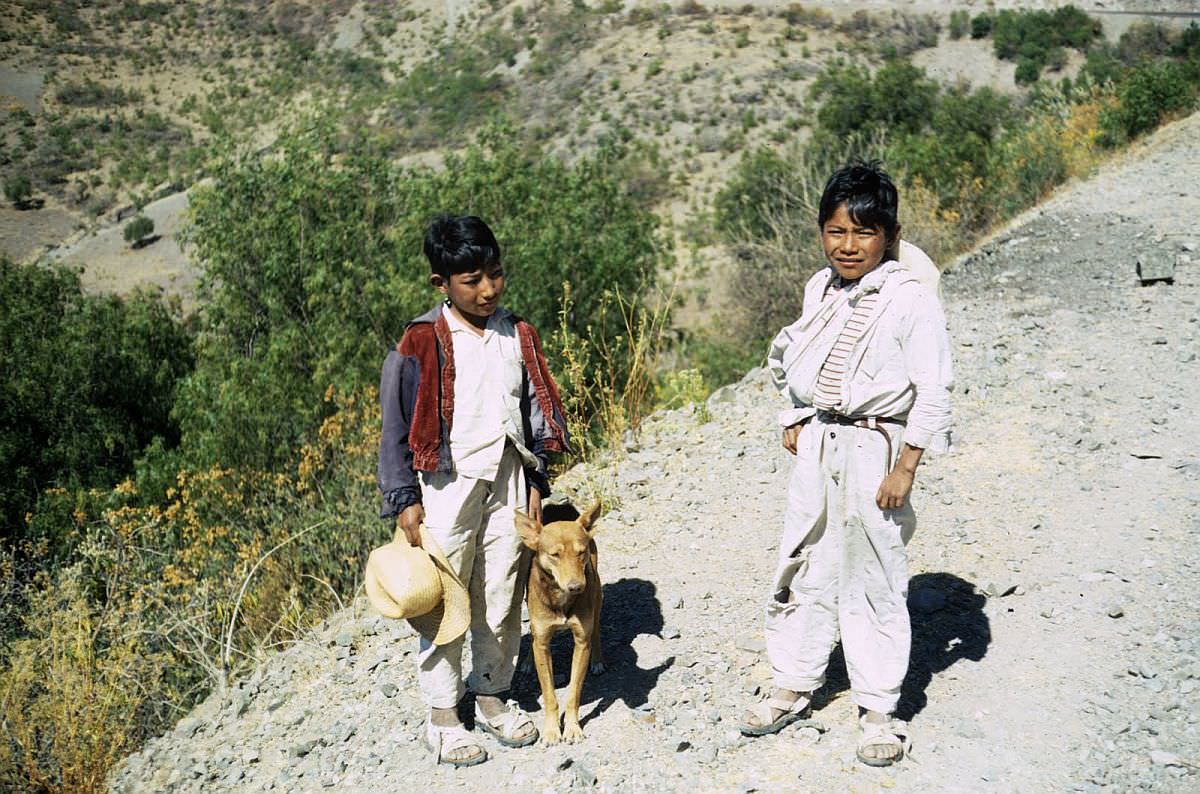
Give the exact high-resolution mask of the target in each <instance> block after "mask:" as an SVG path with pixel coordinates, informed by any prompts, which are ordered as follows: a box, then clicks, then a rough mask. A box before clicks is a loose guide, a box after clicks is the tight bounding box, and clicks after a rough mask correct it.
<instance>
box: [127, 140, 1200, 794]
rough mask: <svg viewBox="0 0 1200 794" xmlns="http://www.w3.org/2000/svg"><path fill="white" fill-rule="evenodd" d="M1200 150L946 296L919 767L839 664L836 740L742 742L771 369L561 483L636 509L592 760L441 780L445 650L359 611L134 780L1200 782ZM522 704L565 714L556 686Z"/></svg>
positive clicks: (1057, 213)
mask: <svg viewBox="0 0 1200 794" xmlns="http://www.w3.org/2000/svg"><path fill="white" fill-rule="evenodd" d="M1196 140H1200V116H1195V117H1192V118H1190V119H1186V120H1184V121H1182V122H1179V123H1177V124H1175V125H1172V126H1171V127H1169V128H1166V129H1164V130H1162V131H1160V133H1159V134H1158V135H1156V136H1155V138H1154V139H1152V141H1151V142H1149V143H1148V144H1147V145H1145V146H1143V147H1140V148H1139V149H1138V150H1137V151H1135V152H1133V153H1131V154H1130V156H1128V157H1127V158H1125V159H1124V160H1123V161H1122V162H1119V163H1114V164H1112V165H1111V166H1109V167H1107V168H1106V169H1104V171H1103V172H1102V173H1100V174H1099V175H1097V176H1096V177H1095V178H1093V179H1091V180H1089V181H1087V182H1085V183H1081V184H1078V185H1074V186H1071V187H1069V188H1067V189H1065V190H1063V191H1062V192H1061V193H1060V194H1059V195H1057V196H1055V197H1054V198H1053V199H1052V200H1050V201H1049V202H1047V203H1045V204H1044V205H1043V206H1042V207H1041V208H1040V209H1039V210H1036V211H1033V212H1031V213H1028V214H1027V215H1025V216H1024V217H1022V218H1020V219H1018V221H1017V222H1016V223H1014V224H1013V225H1012V226H1010V227H1009V228H1008V229H1007V230H1006V231H1005V232H1003V233H1002V234H1000V235H999V236H997V237H996V238H994V239H992V240H991V241H989V242H988V243H987V244H986V245H984V246H982V247H981V248H980V249H979V250H977V251H976V252H974V253H973V254H971V255H970V256H969V257H967V258H965V259H964V260H963V261H961V262H959V263H956V266H955V267H954V268H953V269H952V270H951V271H950V272H948V273H947V275H946V277H945V280H944V289H945V300H946V308H947V315H948V318H949V321H950V325H951V333H952V338H953V341H954V345H955V350H956V363H957V371H958V379H957V389H956V393H955V410H956V418H957V449H956V451H955V452H953V453H951V454H949V455H945V456H939V457H934V458H931V459H929V460H928V461H927V462H926V463H923V464H922V468H921V470H920V472H919V473H918V477H917V489H916V492H915V495H914V501H915V505H916V508H917V512H918V516H919V525H918V530H917V535H916V537H915V539H914V541H913V543H912V545H911V547H910V549H911V561H910V567H911V572H912V581H911V585H910V611H911V613H912V616H913V625H914V648H913V663H912V665H911V670H910V673H909V676H908V678H907V680H906V682H905V687H904V695H903V700H902V703H901V712H902V716H904V717H906V718H908V719H910V720H911V723H912V728H913V731H914V735H915V746H914V748H913V753H912V755H911V757H910V758H909V759H908V760H906V761H905V762H904V763H902V764H901V765H899V766H897V767H893V768H888V769H882V770H879V769H869V768H867V767H865V766H863V765H861V764H859V763H857V762H856V761H855V760H854V743H855V736H856V732H855V729H854V728H855V721H854V708H853V705H852V703H851V702H850V699H849V693H848V683H847V680H846V676H845V672H844V668H843V666H842V663H841V661H840V658H838V657H836V656H835V660H834V663H833V667H832V669H831V675H830V681H829V683H828V684H827V685H826V687H825V689H824V690H822V691H821V692H820V693H819V695H818V699H817V706H818V707H817V709H816V710H815V712H814V714H813V718H812V720H811V721H809V722H806V723H800V724H798V725H795V726H792V727H790V728H788V729H787V730H785V731H784V732H782V733H781V734H780V735H778V736H773V737H767V738H763V739H757V740H747V739H743V738H742V737H741V736H740V735H738V733H737V731H736V730H735V729H734V727H733V722H732V721H733V720H734V719H735V718H736V717H737V715H738V712H739V710H740V708H741V707H742V706H743V705H745V704H746V703H748V702H750V700H751V699H752V698H753V695H754V692H755V690H756V688H758V687H760V686H765V685H766V684H767V683H768V681H769V668H768V666H767V664H766V661H765V659H764V656H763V639H762V612H763V601H764V598H765V596H766V587H767V580H768V577H769V576H770V572H771V570H772V566H773V561H774V555H775V553H776V550H775V544H776V542H777V540H778V536H779V532H780V527H781V520H782V509H783V501H784V499H783V495H784V489H785V484H786V480H787V476H788V467H789V456H788V455H787V453H785V452H784V451H783V450H782V449H781V447H780V445H779V438H778V430H777V429H776V428H775V427H773V425H772V417H773V413H774V411H775V409H776V408H777V407H778V399H779V398H778V396H777V395H776V394H775V393H774V392H773V391H772V390H771V389H770V387H769V385H768V384H767V382H766V379H765V377H764V373H763V372H762V371H755V372H751V373H750V374H748V375H747V377H746V378H745V379H744V380H743V381H742V382H741V383H740V384H736V385H734V386H732V387H727V388H725V389H722V390H720V391H718V392H717V393H716V394H714V395H713V397H712V398H711V399H710V401H709V409H710V411H711V414H712V417H713V418H712V419H711V421H701V418H702V417H701V416H699V414H698V412H697V411H695V410H694V409H693V410H687V411H673V412H667V413H663V414H659V415H657V416H655V417H654V418H653V419H652V420H651V421H650V422H649V424H648V425H647V427H646V429H645V432H644V434H643V436H642V438H641V439H640V440H639V442H638V443H636V444H630V445H629V448H628V449H627V450H624V451H622V453H621V455H620V456H619V457H617V458H614V459H610V460H606V461H598V462H596V463H594V464H592V465H591V466H588V467H580V468H576V469H574V470H572V471H571V472H569V473H568V474H567V475H565V476H564V477H563V478H562V479H561V481H560V484H559V488H560V491H561V492H563V493H567V494H574V495H575V496H576V498H577V499H580V500H581V499H583V498H585V497H584V495H583V492H584V491H586V490H588V489H591V488H597V487H599V488H600V489H601V490H604V491H606V492H609V493H613V494H615V495H616V497H617V498H618V499H619V503H618V504H617V506H616V508H615V509H614V510H612V511H611V512H609V513H608V514H607V515H606V516H605V517H604V518H603V519H602V520H601V522H600V534H599V536H598V541H599V543H600V549H601V558H600V567H601V571H600V573H601V577H602V578H603V580H604V581H605V583H606V584H605V612H604V616H603V631H604V647H605V653H606V656H607V657H608V661H609V663H610V669H609V671H608V672H607V673H606V674H604V675H602V676H597V677H591V678H589V679H588V682H587V685H586V687H585V691H584V694H585V704H586V706H585V709H584V712H585V714H586V715H587V716H586V719H585V723H584V731H585V734H586V735H585V739H584V741H583V742H582V743H580V744H577V745H571V746H557V747H546V746H543V745H535V746H534V747H532V748H527V749H523V750H505V749H502V748H500V747H499V746H498V745H497V744H496V743H495V742H494V741H491V740H490V739H488V740H487V742H486V743H487V746H488V748H489V751H490V752H491V753H492V758H491V760H490V761H489V762H488V763H486V764H484V765H481V766H479V767H474V768H471V769H467V770H460V771H454V770H450V769H447V768H444V767H439V768H435V767H434V766H433V765H432V763H431V761H430V758H429V757H428V754H427V753H426V752H425V751H424V750H423V749H422V748H421V746H420V745H419V744H418V743H417V742H416V740H415V736H416V735H417V732H418V729H419V727H420V725H421V721H422V719H423V716H424V714H423V710H422V708H421V706H420V704H419V701H418V698H417V696H416V691H415V686H414V681H413V661H412V653H413V649H414V645H415V641H414V640H413V639H412V637H411V634H410V631H409V630H408V628H407V626H406V625H405V624H403V623H399V624H398V623H394V622H390V621H385V620H383V619H382V618H379V617H376V616H373V615H371V614H370V613H369V612H367V611H366V608H365V606H364V605H363V604H362V602H361V601H360V602H359V604H358V605H357V606H356V607H355V609H352V610H347V611H346V612H344V613H340V614H338V615H336V616H334V617H333V618H332V619H331V620H330V621H329V622H328V624H327V625H326V626H324V627H322V629H321V630H319V631H316V632H314V633H313V635H312V636H311V637H310V638H309V639H308V640H306V641H305V642H302V643H299V644H297V645H296V646H294V647H292V648H291V649H290V650H288V651H287V652H285V653H282V654H280V655H278V656H276V657H273V658H272V659H270V660H269V661H268V662H267V663H265V664H264V666H263V667H262V668H261V669H260V670H259V671H258V673H257V674H256V675H255V676H254V677H253V678H252V679H250V680H249V681H247V682H245V683H244V684H242V685H241V686H240V687H239V688H238V689H237V690H236V691H235V692H233V693H232V694H231V695H226V696H224V697H218V696H214V697H213V698H211V699H210V700H209V701H207V702H206V703H204V704H202V705H201V706H200V707H198V708H197V709H196V710H195V712H193V714H191V715H190V716H189V717H188V718H186V719H185V720H183V721H182V722H180V723H179V725H178V726H177V727H176V728H175V730H174V731H173V732H172V733H169V734H167V735H165V736H163V737H161V738H159V739H157V740H154V741H152V742H151V743H149V745H148V746H147V747H146V748H145V749H144V750H143V751H142V752H141V753H139V754H137V755H135V756H132V757H131V758H130V759H128V761H127V762H126V764H125V765H124V766H123V767H122V768H121V769H120V770H118V772H117V773H115V774H114V776H113V778H112V781H111V783H112V787H113V789H114V790H115V791H122V792H126V791H127V792H141V791H155V792H159V791H180V792H182V791H204V792H214V791H261V790H275V791H289V792H290V791H319V790H322V789H333V790H337V791H372V792H388V791H400V790H408V789H410V788H411V787H412V786H413V785H414V784H421V785H424V786H427V787H429V788H431V789H433V790H459V789H461V790H478V789H481V788H483V787H490V788H492V789H498V790H518V789H527V790H536V791H553V790H559V789H565V788H571V787H596V788H598V789H599V790H605V791H622V792H624V791H694V790H700V791H752V790H757V791H825V790H853V791H874V790H878V789H884V788H886V789H896V790H901V791H923V790H930V789H932V790H944V791H1099V790H1101V789H1105V790H1113V791H1133V790H1137V791H1185V790H1197V788H1200V775H1198V774H1197V766H1196V765H1197V764H1200V735H1198V725H1200V716H1198V714H1197V694H1196V693H1197V689H1198V688H1200V632H1198V631H1197V621H1196V617H1195V609H1194V605H1195V604H1196V603H1197V601H1198V600H1200V578H1198V576H1197V574H1198V573H1200V552H1198V551H1197V544H1196V538H1197V533H1198V532H1200V453H1198V452H1197V451H1196V449H1195V447H1194V446H1193V440H1194V439H1195V438H1197V436H1198V435H1200V419H1198V418H1197V415H1196V413H1195V412H1194V408H1195V407H1196V405H1197V403H1196V398H1195V394H1196V392H1197V391H1198V390H1200V363H1198V362H1197V355H1198V354H1200V324H1198V322H1197V321H1198V317H1200V311H1198V301H1200V252H1198V251H1197V245H1198V244H1200V232H1197V231H1196V229H1195V227H1194V223H1195V219H1196V218H1197V217H1200V199H1198V198H1197V196H1196V193H1195V190H1194V187H1195V184H1196V181H1197V177H1198V176H1200V155H1198V154H1197V151H1196V149H1195V147H1194V146H1193V145H1191V144H1192V142H1194V141H1196ZM1138 257H1143V258H1144V261H1146V262H1147V263H1154V264H1159V263H1162V262H1164V261H1166V262H1170V261H1175V260H1177V262H1178V264H1177V269H1176V274H1175V282H1174V284H1173V285H1161V286H1153V287H1142V286H1139V285H1138V283H1137V280H1136V278H1135V276H1134V262H1135V261H1136V259H1137V258H1138ZM1188 405H1191V406H1193V409H1188V408H1187V406H1188ZM568 648H569V642H568V641H566V640H565V638H564V640H563V641H562V642H559V643H557V644H556V646H555V652H556V657H557V668H558V669H559V670H560V671H562V670H565V669H566V666H567V664H566V660H567V653H568ZM517 695H518V697H519V699H520V700H521V702H522V704H523V705H524V706H525V707H526V708H527V709H529V710H530V711H537V709H538V704H537V684H536V681H535V680H534V679H533V677H532V676H528V677H522V678H520V679H519V681H518V692H517Z"/></svg>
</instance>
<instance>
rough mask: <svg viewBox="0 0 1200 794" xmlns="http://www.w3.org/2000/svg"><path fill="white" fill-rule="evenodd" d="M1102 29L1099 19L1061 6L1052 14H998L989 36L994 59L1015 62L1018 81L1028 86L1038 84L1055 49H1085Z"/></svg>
mask: <svg viewBox="0 0 1200 794" xmlns="http://www.w3.org/2000/svg"><path fill="white" fill-rule="evenodd" d="M1101 30H1102V29H1101V25H1100V22H1099V20H1095V19H1092V18H1091V17H1090V16H1088V15H1087V14H1086V13H1084V12H1083V11H1080V10H1079V9H1078V8H1076V7H1075V6H1062V7H1059V8H1056V9H1054V10H1053V11H1045V10H1036V11H1027V10H1019V11H1010V10H1007V9H1006V10H1002V11H998V12H997V13H996V15H995V18H994V21H993V24H992V29H991V35H992V43H993V46H994V48H995V51H996V57H997V58H1001V59H1003V60H1008V61H1016V62H1017V69H1018V76H1017V82H1018V83H1022V84H1029V83H1033V82H1036V81H1037V77H1038V74H1040V73H1041V70H1042V67H1044V66H1046V65H1047V63H1049V61H1050V59H1051V56H1052V53H1054V51H1055V50H1056V49H1057V48H1061V47H1073V48H1075V49H1078V50H1083V49H1086V48H1087V47H1089V46H1090V45H1091V43H1092V42H1093V41H1094V40H1095V39H1097V38H1099V37H1100V34H1101Z"/></svg>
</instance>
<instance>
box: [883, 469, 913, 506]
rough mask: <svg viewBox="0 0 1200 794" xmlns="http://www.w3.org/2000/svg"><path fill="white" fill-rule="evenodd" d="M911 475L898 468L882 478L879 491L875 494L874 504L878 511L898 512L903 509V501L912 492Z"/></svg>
mask: <svg viewBox="0 0 1200 794" xmlns="http://www.w3.org/2000/svg"><path fill="white" fill-rule="evenodd" d="M912 486H913V475H912V473H911V472H907V471H904V470H903V469H901V468H900V467H899V466H897V467H896V468H894V469H892V473H891V474H889V475H888V476H886V477H884V478H883V482H882V483H880V485H879V490H878V491H877V492H876V493H875V504H876V505H877V506H878V507H879V509H880V510H899V509H900V508H901V507H904V500H905V499H908V495H909V493H911V492H912Z"/></svg>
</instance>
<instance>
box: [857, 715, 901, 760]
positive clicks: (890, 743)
mask: <svg viewBox="0 0 1200 794" xmlns="http://www.w3.org/2000/svg"><path fill="white" fill-rule="evenodd" d="M858 724H859V726H861V728H862V736H860V737H859V740H858V749H857V750H856V751H855V754H856V755H857V756H858V760H859V761H862V762H863V763H864V764H866V765H867V766H891V765H892V764H896V763H899V762H900V760H901V759H903V758H904V756H905V755H907V754H908V753H909V752H910V751H911V750H912V737H910V736H909V731H908V723H906V722H904V720H897V719H889V720H888V721H887V722H867V717H866V715H865V714H864V715H863V716H861V717H859V718H858ZM868 747H883V748H887V749H889V750H891V751H892V753H891V755H890V756H888V757H885V758H874V757H872V756H869V755H865V754H863V750H866V749H867V748H868Z"/></svg>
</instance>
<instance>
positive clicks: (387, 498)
mask: <svg viewBox="0 0 1200 794" xmlns="http://www.w3.org/2000/svg"><path fill="white" fill-rule="evenodd" d="M420 379H421V369H420V366H419V364H418V363H417V359H416V358H415V357H413V356H402V355H400V354H399V353H397V352H396V351H395V350H393V351H391V352H390V353H388V356H387V358H386V359H385V360H384V362H383V373H382V375H381V376H380V379H379V409H380V414H381V416H382V418H383V427H382V432H381V434H380V438H379V468H378V479H379V491H380V493H381V494H382V497H383V504H382V506H381V508H380V511H379V517H380V518H391V517H393V516H396V515H398V514H399V513H400V512H401V511H403V510H404V509H405V508H406V507H409V506H410V505H414V504H419V503H420V502H421V486H420V484H419V483H418V482H417V473H416V471H414V470H413V454H412V447H411V446H409V443H408V431H409V428H410V426H411V424H412V416H413V407H414V405H415V404H416V399H417V386H418V385H419V384H420Z"/></svg>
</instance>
